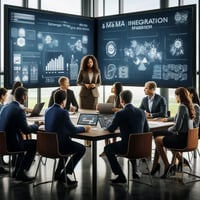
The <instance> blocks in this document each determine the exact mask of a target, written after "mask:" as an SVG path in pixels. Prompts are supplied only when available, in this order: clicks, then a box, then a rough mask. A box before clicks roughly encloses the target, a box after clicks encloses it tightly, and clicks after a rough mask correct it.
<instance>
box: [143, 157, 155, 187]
mask: <svg viewBox="0 0 200 200" xmlns="http://www.w3.org/2000/svg"><path fill="white" fill-rule="evenodd" d="M144 160H145V164H146V167H147V171H148V174H149V178H150V182H151V186H152V185H153V179H152V176H151V170H150V168H149V165H148V160H147V158H145V159H144Z"/></svg>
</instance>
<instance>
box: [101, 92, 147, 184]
mask: <svg viewBox="0 0 200 200" xmlns="http://www.w3.org/2000/svg"><path fill="white" fill-rule="evenodd" d="M131 100H132V93H131V92H130V91H129V90H124V91H122V92H121V93H120V102H121V105H122V106H123V109H122V110H120V111H118V112H117V113H116V114H115V117H114V119H113V121H112V123H111V125H110V126H109V127H108V128H107V129H108V131H110V132H114V131H115V130H116V129H117V128H118V127H119V129H120V133H121V134H120V136H121V140H120V141H118V142H114V143H111V144H108V145H107V146H105V148H104V152H105V154H106V156H107V158H108V161H109V162H110V166H111V169H112V171H113V173H114V174H115V175H118V177H117V178H116V179H113V180H111V183H112V184H117V183H126V177H125V175H124V173H123V171H122V169H121V167H120V165H119V163H118V161H117V158H116V156H115V155H116V154H124V153H126V152H127V148H128V140H129V134H131V133H136V134H137V133H143V132H148V131H149V126H148V123H147V119H146V117H145V113H144V111H143V110H141V109H139V108H136V107H135V106H133V105H132V104H131ZM132 166H133V178H140V177H139V175H138V174H137V172H138V169H137V164H136V160H134V161H132Z"/></svg>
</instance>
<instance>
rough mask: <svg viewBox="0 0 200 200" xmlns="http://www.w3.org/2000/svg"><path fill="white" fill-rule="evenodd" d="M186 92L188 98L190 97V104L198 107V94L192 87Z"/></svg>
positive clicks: (199, 103)
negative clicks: (188, 94)
mask: <svg viewBox="0 0 200 200" xmlns="http://www.w3.org/2000/svg"><path fill="white" fill-rule="evenodd" d="M187 90H188V91H189V93H190V96H191V98H192V102H193V103H196V104H198V105H200V101H199V96H198V94H197V91H196V89H195V88H193V87H188V88H187Z"/></svg>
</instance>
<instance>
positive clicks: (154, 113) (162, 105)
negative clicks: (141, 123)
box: [140, 81, 167, 118]
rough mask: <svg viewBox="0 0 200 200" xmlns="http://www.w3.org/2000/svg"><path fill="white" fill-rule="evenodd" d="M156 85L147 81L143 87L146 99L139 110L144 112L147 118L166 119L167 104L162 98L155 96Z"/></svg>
mask: <svg viewBox="0 0 200 200" xmlns="http://www.w3.org/2000/svg"><path fill="white" fill-rule="evenodd" d="M156 88H157V84H156V82H154V81H147V82H146V83H145V86H144V92H145V95H147V96H146V97H144V98H143V100H142V103H141V105H140V108H141V109H142V110H144V111H145V113H146V117H147V118H155V117H167V103H166V100H165V98H164V97H162V96H160V95H158V94H156Z"/></svg>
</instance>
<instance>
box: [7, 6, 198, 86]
mask: <svg viewBox="0 0 200 200" xmlns="http://www.w3.org/2000/svg"><path fill="white" fill-rule="evenodd" d="M4 37H5V39H4V46H5V48H4V50H5V51H4V55H5V56H4V69H5V80H4V83H5V87H7V88H10V87H11V86H12V84H13V82H14V81H18V80H19V81H22V82H23V83H24V85H25V87H29V88H36V87H56V86H57V80H58V78H59V77H60V76H62V75H64V76H68V77H69V79H70V84H71V85H76V80H77V76H78V72H79V68H80V61H81V59H82V57H83V56H85V55H87V54H94V55H95V56H96V57H97V59H98V63H99V68H100V71H101V78H102V84H103V85H112V84H113V83H114V82H116V81H119V82H121V83H122V84H123V85H133V86H143V85H144V83H145V82H146V81H149V80H154V81H156V82H157V84H158V87H167V88H176V87H179V86H183V87H187V86H195V83H196V79H195V77H196V76H195V72H196V6H195V5H190V6H181V7H173V8H167V9H158V10H151V11H145V12H136V13H128V14H120V15H113V16H105V17H97V18H93V17H83V16H75V15H67V14H61V13H56V12H49V11H41V10H36V9H28V8H22V7H15V6H5V33H4Z"/></svg>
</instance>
